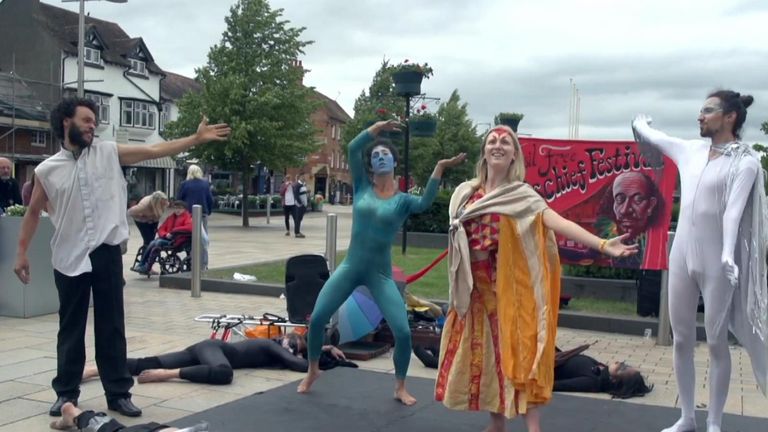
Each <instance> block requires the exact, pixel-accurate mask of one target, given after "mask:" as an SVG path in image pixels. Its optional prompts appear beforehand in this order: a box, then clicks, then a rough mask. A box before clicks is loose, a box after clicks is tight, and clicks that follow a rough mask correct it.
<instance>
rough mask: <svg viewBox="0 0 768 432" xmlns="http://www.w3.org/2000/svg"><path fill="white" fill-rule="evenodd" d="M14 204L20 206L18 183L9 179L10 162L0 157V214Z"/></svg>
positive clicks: (11, 178)
mask: <svg viewBox="0 0 768 432" xmlns="http://www.w3.org/2000/svg"><path fill="white" fill-rule="evenodd" d="M14 204H21V191H20V190H19V183H18V182H17V181H16V179H15V178H13V177H11V161H10V160H8V159H6V158H4V157H0V213H2V211H4V210H5V209H7V208H8V207H10V206H12V205H14Z"/></svg>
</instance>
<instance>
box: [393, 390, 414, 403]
mask: <svg viewBox="0 0 768 432" xmlns="http://www.w3.org/2000/svg"><path fill="white" fill-rule="evenodd" d="M395 399H397V400H399V401H400V402H401V403H402V404H403V405H405V406H411V405H415V404H416V398H415V397H413V396H412V395H411V394H410V393H408V390H406V389H405V387H401V388H399V389H397V390H395Z"/></svg>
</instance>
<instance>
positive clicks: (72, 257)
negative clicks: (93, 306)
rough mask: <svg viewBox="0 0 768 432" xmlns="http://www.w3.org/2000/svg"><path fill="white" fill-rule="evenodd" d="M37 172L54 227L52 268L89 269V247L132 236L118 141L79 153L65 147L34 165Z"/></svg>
mask: <svg viewBox="0 0 768 432" xmlns="http://www.w3.org/2000/svg"><path fill="white" fill-rule="evenodd" d="M35 175H36V177H37V179H38V181H40V184H41V185H42V186H43V189H44V190H45V193H46V195H47V196H48V212H49V214H50V217H51V222H52V223H53V226H54V228H55V233H54V235H53V238H52V239H51V249H52V251H53V254H52V261H53V268H54V269H56V270H58V271H60V272H61V273H63V274H65V275H67V276H77V275H79V274H82V273H86V272H90V271H91V270H92V269H91V260H90V259H89V257H88V255H89V254H90V253H91V252H93V251H94V250H95V249H96V248H97V247H99V246H100V245H102V244H108V245H117V244H120V243H121V242H123V241H125V240H127V239H128V220H127V215H126V206H127V196H128V193H127V189H126V182H125V177H123V171H122V169H121V168H120V160H119V158H118V154H117V144H116V143H114V142H108V141H99V142H94V143H93V144H92V145H91V146H90V147H88V148H87V149H85V150H84V151H83V153H82V155H81V156H80V158H78V159H75V158H74V155H73V154H72V152H70V151H69V150H65V149H62V150H60V151H59V152H58V153H56V154H55V155H53V156H51V157H49V158H48V159H46V160H45V161H43V162H42V163H41V164H40V165H39V166H38V167H37V168H35Z"/></svg>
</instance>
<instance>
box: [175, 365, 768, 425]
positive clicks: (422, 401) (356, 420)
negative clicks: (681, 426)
mask: <svg viewBox="0 0 768 432" xmlns="http://www.w3.org/2000/svg"><path fill="white" fill-rule="evenodd" d="M297 384H298V381H297V382H292V383H289V384H286V385H283V386H281V387H278V388H275V389H272V390H268V391H266V392H263V393H257V394H254V395H251V396H247V397H244V398H243V399H239V400H236V401H234V402H230V403H226V404H224V405H220V406H218V407H215V408H211V409H209V410H206V411H203V412H201V413H198V414H194V415H191V416H189V417H185V418H183V419H180V420H177V421H175V422H173V425H174V426H177V427H187V426H192V425H194V424H196V423H198V422H199V421H201V420H206V421H208V422H209V423H210V424H211V432H246V431H275V432H278V431H313V432H346V431H376V432H409V431H418V432H425V431H471V432H479V431H482V430H483V428H484V427H485V426H486V425H487V422H488V414H486V413H467V412H461V411H453V410H449V409H447V408H445V407H444V406H443V405H442V404H440V403H437V402H435V401H434V399H433V389H434V381H433V380H429V379H423V378H408V389H409V391H410V392H411V393H412V394H413V395H414V396H415V397H416V398H417V399H418V400H419V403H417V404H416V405H415V406H413V407H405V406H403V405H401V404H399V403H398V402H396V401H395V400H394V399H392V398H391V397H389V396H390V394H391V393H392V389H393V388H394V376H393V375H391V374H385V373H379V372H370V371H364V370H359V369H350V368H336V369H332V370H329V371H326V372H323V375H322V376H321V377H320V379H319V380H318V381H317V382H316V383H315V385H314V387H313V388H312V392H311V393H310V394H307V395H300V394H297V393H296V385H297ZM679 415H680V411H679V410H678V409H673V408H665V407H656V406H648V405H640V404H633V403H628V402H624V401H619V400H606V399H593V398H587V397H578V396H569V395H563V394H555V397H554V398H553V400H552V402H551V403H550V404H549V405H547V406H546V407H544V408H543V409H542V429H543V430H545V431H568V432H618V431H621V432H658V431H660V430H661V429H663V428H665V427H668V426H669V425H671V424H672V423H674V422H675V421H676V420H677V419H678V417H679ZM697 421H698V424H699V430H700V431H705V430H706V426H705V425H706V423H705V413H704V412H697ZM723 426H724V428H723V431H724V432H765V431H768V419H761V418H754V417H743V416H735V415H730V414H726V415H725V418H724V420H723ZM507 430H509V431H521V432H522V431H525V426H524V424H523V420H522V419H521V418H520V419H515V420H512V421H510V422H509V426H508V429H507Z"/></svg>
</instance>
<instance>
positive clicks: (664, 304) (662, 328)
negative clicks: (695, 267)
mask: <svg viewBox="0 0 768 432" xmlns="http://www.w3.org/2000/svg"><path fill="white" fill-rule="evenodd" d="M674 239H675V233H674V232H670V233H669V239H668V240H667V264H669V251H670V249H671V248H672V241H673V240H674ZM667 267H669V265H667ZM656 345H661V346H670V345H672V327H671V326H670V324H669V269H667V270H662V272H661V292H660V293H659V328H658V330H657V331H656Z"/></svg>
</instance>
